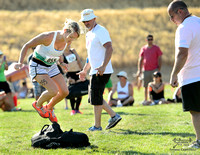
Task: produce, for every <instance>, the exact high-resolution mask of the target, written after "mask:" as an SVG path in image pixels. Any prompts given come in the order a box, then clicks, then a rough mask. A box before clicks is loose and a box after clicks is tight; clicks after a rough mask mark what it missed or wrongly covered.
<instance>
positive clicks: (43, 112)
mask: <svg viewBox="0 0 200 155" xmlns="http://www.w3.org/2000/svg"><path fill="white" fill-rule="evenodd" d="M36 103H37V102H36V101H35V102H33V103H32V106H33V108H35V110H36V111H37V112H38V114H39V115H40V116H41V117H43V118H48V117H49V113H48V110H47V109H45V108H44V107H43V106H42V107H41V108H39V107H37V106H36Z"/></svg>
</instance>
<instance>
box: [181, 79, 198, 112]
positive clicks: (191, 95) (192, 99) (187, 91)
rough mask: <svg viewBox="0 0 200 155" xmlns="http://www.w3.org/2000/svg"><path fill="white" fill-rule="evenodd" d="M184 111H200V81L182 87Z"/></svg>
mask: <svg viewBox="0 0 200 155" xmlns="http://www.w3.org/2000/svg"><path fill="white" fill-rule="evenodd" d="M181 93H182V98H183V111H196V112H200V81H198V82H194V83H191V84H188V85H184V86H182V87H181Z"/></svg>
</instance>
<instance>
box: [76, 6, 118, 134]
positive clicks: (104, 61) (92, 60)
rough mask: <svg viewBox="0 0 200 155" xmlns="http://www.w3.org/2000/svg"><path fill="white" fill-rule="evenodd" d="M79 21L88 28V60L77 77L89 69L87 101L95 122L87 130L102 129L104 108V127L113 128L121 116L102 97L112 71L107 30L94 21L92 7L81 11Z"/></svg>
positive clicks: (82, 78)
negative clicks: (105, 123)
mask: <svg viewBox="0 0 200 155" xmlns="http://www.w3.org/2000/svg"><path fill="white" fill-rule="evenodd" d="M80 21H81V22H83V23H84V25H85V27H86V28H87V29H88V30H89V31H88V32H87V34H86V48H87V53H88V61H87V63H86V64H85V66H84V68H83V70H82V71H81V72H79V73H78V74H79V77H80V79H81V80H84V79H85V77H86V74H87V71H88V70H89V69H90V68H91V69H90V73H89V74H90V76H91V78H90V87H89V102H90V103H91V104H92V105H94V114H95V124H94V126H92V127H90V128H89V129H88V130H89V131H98V130H102V127H101V112H102V109H104V110H105V111H106V112H107V113H108V114H109V115H110V116H111V118H110V120H109V121H108V122H109V124H108V125H107V127H106V129H110V128H113V127H114V126H115V125H116V124H117V123H118V122H119V121H120V120H121V119H122V118H121V117H120V115H119V114H116V113H115V112H114V111H113V110H112V109H111V108H110V106H109V105H108V104H107V103H106V101H105V100H104V99H103V92H104V89H105V85H106V83H107V82H108V80H109V78H110V76H111V74H112V73H113V69H112V64H111V60H110V59H111V55H112V52H113V48H112V42H111V39H110V35H109V33H108V31H107V30H106V29H105V28H104V27H103V26H101V25H99V24H97V23H96V16H95V15H94V12H93V10H92V9H85V10H83V11H82V12H81V19H80Z"/></svg>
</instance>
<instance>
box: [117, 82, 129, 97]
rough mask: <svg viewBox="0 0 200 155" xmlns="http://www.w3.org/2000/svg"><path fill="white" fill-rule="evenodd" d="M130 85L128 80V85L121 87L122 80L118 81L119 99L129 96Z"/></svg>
mask: <svg viewBox="0 0 200 155" xmlns="http://www.w3.org/2000/svg"><path fill="white" fill-rule="evenodd" d="M128 85H129V82H128V81H127V82H126V85H125V86H124V87H121V84H120V82H118V83H117V94H118V98H119V99H124V98H127V97H128V96H129V92H128Z"/></svg>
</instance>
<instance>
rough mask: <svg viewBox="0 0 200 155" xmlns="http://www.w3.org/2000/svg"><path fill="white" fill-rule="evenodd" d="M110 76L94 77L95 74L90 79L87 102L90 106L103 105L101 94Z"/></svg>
mask: <svg viewBox="0 0 200 155" xmlns="http://www.w3.org/2000/svg"><path fill="white" fill-rule="evenodd" d="M110 76H111V74H103V76H100V75H99V76H96V74H94V75H92V76H91V77H90V85H89V95H88V97H89V98H88V102H89V103H91V104H92V105H103V92H104V89H105V85H106V83H107V82H108V80H109V79H110Z"/></svg>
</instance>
